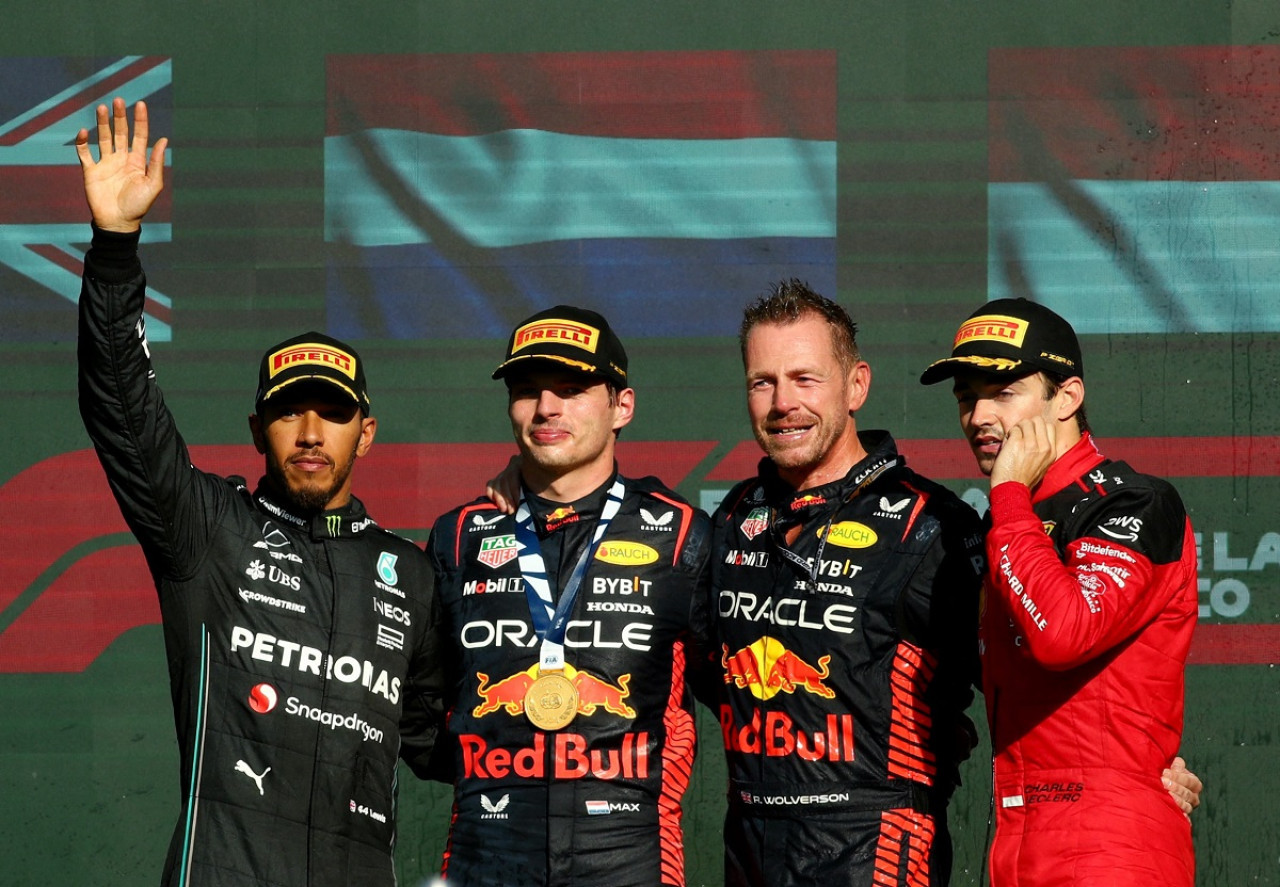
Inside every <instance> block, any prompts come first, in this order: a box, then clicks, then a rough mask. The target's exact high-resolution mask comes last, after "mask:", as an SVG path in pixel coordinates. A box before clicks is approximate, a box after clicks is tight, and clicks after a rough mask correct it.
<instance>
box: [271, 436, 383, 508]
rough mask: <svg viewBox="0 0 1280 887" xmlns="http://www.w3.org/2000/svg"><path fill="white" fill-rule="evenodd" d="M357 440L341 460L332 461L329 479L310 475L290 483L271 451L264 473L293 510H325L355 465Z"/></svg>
mask: <svg viewBox="0 0 1280 887" xmlns="http://www.w3.org/2000/svg"><path fill="white" fill-rule="evenodd" d="M359 444H360V441H359V440H357V441H356V444H355V446H353V447H352V448H351V452H350V453H349V454H348V455H347V458H346V459H345V460H342V461H335V462H334V465H333V468H332V474H331V478H332V479H331V480H330V481H329V483H327V484H322V483H318V482H317V481H316V480H314V479H310V478H304V479H302V480H300V481H295V482H293V483H290V480H289V476H288V475H287V474H286V473H285V470H284V466H283V465H281V464H280V462H279V461H278V460H277V459H276V457H275V455H274V454H269V455H268V456H267V477H268V479H269V480H270V481H271V485H272V486H273V487H275V489H276V490H277V491H278V492H279V494H280V496H281V497H282V498H283V499H284V500H285V501H286V502H287V503H288V504H289V505H290V506H291V507H292V509H293V511H295V512H296V513H298V514H299V515H303V516H309V515H313V514H319V513H320V512H322V511H324V510H325V508H326V506H328V504H329V502H330V501H332V499H333V497H334V494H335V493H337V491H338V490H340V489H342V486H343V484H345V483H346V482H347V478H349V477H350V476H351V469H352V467H353V466H354V465H355V461H356V450H357V448H358V447H359Z"/></svg>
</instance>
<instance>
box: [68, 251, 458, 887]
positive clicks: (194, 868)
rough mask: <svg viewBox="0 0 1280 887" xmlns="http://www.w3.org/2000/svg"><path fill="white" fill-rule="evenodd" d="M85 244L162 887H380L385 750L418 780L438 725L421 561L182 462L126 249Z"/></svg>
mask: <svg viewBox="0 0 1280 887" xmlns="http://www.w3.org/2000/svg"><path fill="white" fill-rule="evenodd" d="M93 243H94V245H93V248H92V249H91V250H90V251H89V253H88V255H86V257H85V274H84V281H83V286H82V289H81V295H80V340H79V366H80V412H81V416H82V417H83V419H84V423H85V427H86V428H87V429H88V431H89V435H90V437H91V438H92V439H93V443H94V446H95V447H96V448H97V451H98V456H99V458H100V460H101V462H102V465H103V468H104V469H105V470H106V474H107V479H108V481H109V482H110V484H111V489H112V491H113V492H114V494H115V497H116V500H117V501H118V502H119V504H120V508H121V510H122V511H123V513H124V517H125V520H126V521H127V522H128V524H129V527H130V528H131V529H132V530H133V532H134V535H135V536H137V538H138V541H139V542H140V543H141V545H142V550H143V552H144V554H145V555H146V559H147V564H148V566H149V568H150V571H151V574H152V577H153V578H154V580H155V583H156V589H157V591H158V593H159V598H160V612H161V616H162V620H163V623H164V639H165V649H166V652H167V654H168V661H169V680H170V686H171V691H172V696H173V709H174V720H175V726H176V728H177V738H178V746H179V757H180V761H181V787H182V812H181V815H180V817H179V819H178V823H177V826H176V828H175V830H174V834H173V839H172V842H171V844H170V848H169V854H168V858H167V860H166V862H165V868H164V876H163V881H162V883H163V884H165V885H219V887H223V885H225V887H251V885H252V887H321V885H333V887H347V885H355V884H359V885H362V887H366V885H392V884H394V883H395V874H394V869H393V862H392V848H393V845H394V840H395V813H396V810H395V805H396V760H397V756H398V755H403V756H404V757H405V759H406V760H407V761H408V762H409V763H410V764H411V765H416V766H418V767H425V761H426V758H427V756H428V755H429V754H430V751H431V747H432V743H433V738H434V733H433V730H434V728H435V727H434V725H437V724H438V723H439V720H440V712H439V709H440V701H439V700H440V692H441V687H440V680H441V677H442V671H441V668H440V662H439V655H440V651H439V634H438V627H439V626H438V618H437V612H436V610H435V607H434V599H433V597H432V594H431V582H432V575H431V570H430V565H429V563H428V561H427V559H426V557H424V556H423V554H422V552H421V550H420V549H419V548H417V546H415V545H414V544H413V543H412V542H410V541H409V540H406V539H402V538H400V537H399V536H396V535H394V534H392V533H389V532H387V531H385V530H383V529H381V528H379V527H378V526H377V525H376V524H375V523H374V522H373V520H372V519H371V518H369V517H368V516H367V515H366V514H365V510H364V507H363V506H362V505H361V504H360V502H359V501H358V500H356V499H354V498H353V499H352V500H351V501H350V502H349V504H348V505H347V506H345V507H343V508H340V509H336V510H333V511H328V512H325V513H323V514H318V515H314V516H312V517H309V518H301V517H298V516H296V515H294V514H291V513H290V512H289V509H288V506H287V505H285V504H284V503H281V502H279V501H273V500H272V499H271V498H269V496H268V495H267V494H266V492H264V490H263V489H261V488H259V490H258V491H257V492H254V493H250V492H249V490H248V489H247V487H246V486H245V483H244V481H243V480H242V479H241V478H221V477H217V476H214V475H210V474H206V473H204V472H202V471H199V470H197V469H196V468H194V467H193V466H192V465H191V462H190V460H189V458H188V455H187V448H186V445H185V444H184V443H183V441H182V438H181V437H180V435H179V434H178V430H177V428H176V427H175V424H174V421H173V416H172V415H171V414H170V412H169V410H168V409H167V407H166V406H165V403H164V399H163V397H162V395H161V392H160V389H159V387H158V386H157V384H156V381H155V377H154V374H153V372H152V370H151V365H150V361H149V358H148V353H147V352H148V347H147V343H146V340H145V334H144V330H143V325H142V320H141V315H142V306H143V297H144V289H145V280H144V278H143V274H142V267H141V265H140V264H139V262H138V259H137V254H136V248H137V235H133V236H120V235H115V236H112V235H109V234H106V233H104V232H98V231H95V234H94V242H93ZM402 717H403V718H404V719H405V742H404V745H403V747H402V745H401V730H400V728H399V726H398V725H399V722H400V721H401V718H402Z"/></svg>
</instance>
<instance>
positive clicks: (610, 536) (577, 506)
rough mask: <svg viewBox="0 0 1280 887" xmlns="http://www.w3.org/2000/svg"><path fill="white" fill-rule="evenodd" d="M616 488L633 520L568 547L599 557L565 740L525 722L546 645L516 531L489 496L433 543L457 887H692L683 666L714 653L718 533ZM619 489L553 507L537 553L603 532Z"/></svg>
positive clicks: (575, 630) (588, 592) (669, 499)
mask: <svg viewBox="0 0 1280 887" xmlns="http://www.w3.org/2000/svg"><path fill="white" fill-rule="evenodd" d="M615 480H617V481H620V482H621V483H622V485H623V490H622V491H621V492H620V496H621V506H620V508H619V509H618V511H617V514H616V515H615V516H614V517H613V518H612V520H610V521H609V522H608V524H607V531H606V532H605V534H604V536H603V538H601V539H600V540H599V541H598V542H592V541H589V540H588V539H586V538H584V539H583V540H582V542H581V545H580V546H579V545H578V544H576V543H569V544H567V545H566V546H564V547H565V549H566V550H568V551H569V553H573V552H572V550H573V549H576V548H581V550H583V551H588V552H589V559H588V560H587V562H586V564H587V566H586V571H585V574H584V575H583V577H582V579H581V582H580V584H579V585H578V592H577V595H576V598H571V599H572V608H571V610H569V611H567V612H568V617H569V618H568V621H567V625H566V630H565V633H564V644H563V646H564V660H565V665H564V677H566V678H567V679H569V680H570V681H572V683H573V684H574V685H575V686H576V688H577V693H578V696H577V705H576V715H575V716H574V717H573V720H572V721H571V722H570V723H568V724H567V725H566V726H563V727H561V728H559V729H554V730H543V729H539V728H537V727H535V726H534V725H533V724H532V723H531V722H530V720H529V718H528V717H527V715H526V706H525V694H526V692H527V690H528V688H529V687H530V685H531V684H532V682H533V680H534V679H535V677H537V676H538V675H539V667H540V666H539V651H540V641H539V639H538V637H537V636H536V634H535V628H534V624H533V621H532V619H531V610H530V601H529V600H528V599H527V591H528V589H527V588H526V586H527V581H526V579H525V573H524V572H522V564H521V562H520V561H521V552H520V550H519V549H520V548H521V543H519V542H518V537H519V528H518V526H517V520H516V517H513V516H508V515H504V514H502V513H501V512H499V511H498V510H496V509H495V507H494V506H493V504H492V503H490V502H489V501H488V500H478V501H476V502H474V503H472V504H469V505H466V506H463V507H461V508H458V509H456V510H454V511H452V512H450V513H449V514H447V515H445V516H444V517H442V518H440V519H439V520H438V521H437V522H436V524H435V528H434V529H433V531H432V535H431V540H430V543H429V546H428V548H429V551H430V554H431V559H432V563H433V565H434V567H435V569H436V571H437V572H436V591H437V593H438V595H439V597H440V600H441V603H442V605H443V609H444V612H445V615H444V617H443V618H444V620H445V622H446V625H447V629H446V630H447V633H448V636H449V640H450V643H451V644H452V647H453V650H452V653H453V655H452V656H450V657H448V658H449V660H450V662H449V664H450V666H451V667H452V672H451V680H450V688H449V692H448V697H449V698H450V700H451V704H450V712H449V716H448V741H449V742H450V743H451V744H452V746H453V756H452V762H451V766H452V770H453V772H452V778H453V781H454V811H453V824H452V828H451V831H450V835H449V844H448V849H447V851H446V857H445V864H444V877H445V879H446V880H447V881H448V882H449V883H451V884H452V883H457V884H461V885H467V887H481V885H492V884H501V885H504V887H526V885H528V887H568V885H587V884H592V885H609V887H656V885H660V884H661V885H682V884H684V851H683V842H682V830H681V806H680V805H681V797H682V795H683V793H684V790H685V788H686V787H687V786H688V783H689V776H690V772H691V767H692V764H693V756H694V739H695V735H694V717H693V702H692V697H691V695H690V690H689V688H688V685H687V682H686V669H687V668H688V662H689V660H690V659H692V658H693V657H695V656H697V655H699V654H698V653H695V652H694V649H695V648H697V646H698V644H699V643H700V642H701V643H705V633H706V630H707V622H708V614H707V597H706V593H707V592H706V590H707V579H708V576H709V570H708V564H707V558H708V556H709V552H710V541H711V540H710V520H709V518H708V517H707V515H706V514H705V513H704V512H702V511H699V510H697V509H695V508H693V507H692V506H690V505H689V504H688V503H686V502H685V501H684V499H682V498H680V497H679V496H678V495H676V494H675V493H673V492H671V491H670V490H668V489H666V488H665V487H663V486H662V485H661V484H660V483H659V482H658V481H657V480H656V479H654V478H644V479H640V480H632V479H627V478H621V477H615ZM612 485H613V481H611V482H610V483H609V484H606V485H605V487H602V488H601V490H600V491H597V492H596V494H593V495H591V496H588V497H585V499H584V500H580V501H578V502H575V503H570V504H568V505H563V506H558V507H557V506H556V505H555V503H543V508H542V509H541V513H538V514H536V523H535V524H534V525H533V526H535V527H536V532H537V534H538V537H539V543H538V544H539V545H540V546H541V547H542V549H543V553H546V550H547V549H548V548H550V547H551V545H552V543H556V542H558V539H557V537H558V536H561V535H563V534H566V533H567V532H569V531H572V530H580V529H582V528H583V525H585V527H586V528H592V527H595V526H596V525H597V522H598V520H599V516H600V511H601V509H600V501H601V499H602V496H601V495H600V493H601V491H603V490H605V489H607V488H611V487H612ZM548 509H550V510H548ZM588 546H591V547H588ZM530 547H532V546H530ZM555 560H559V561H565V562H566V563H567V562H571V561H574V560H576V555H575V556H574V557H569V558H567V559H566V558H563V557H559V558H556V557H552V556H551V555H548V568H549V572H555V571H556V564H555V563H553V562H552V561H555ZM559 572H560V573H561V575H560V577H559V580H558V581H553V582H552V584H553V586H555V587H559V588H561V589H564V588H565V586H566V585H567V584H568V582H567V581H566V577H565V576H564V575H563V573H567V572H569V571H568V570H567V569H566V570H565V571H559ZM567 593H568V591H567V590H564V591H562V594H567ZM442 743H443V740H442Z"/></svg>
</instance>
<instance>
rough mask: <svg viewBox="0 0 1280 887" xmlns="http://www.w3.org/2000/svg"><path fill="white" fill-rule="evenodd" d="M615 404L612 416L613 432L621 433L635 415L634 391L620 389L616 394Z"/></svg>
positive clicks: (632, 389) (631, 389)
mask: <svg viewBox="0 0 1280 887" xmlns="http://www.w3.org/2000/svg"><path fill="white" fill-rule="evenodd" d="M616 403H617V405H616V406H615V407H614V414H613V430H614V431H621V430H622V429H623V428H624V427H625V426H626V425H628V424H630V423H631V418H632V417H633V416H634V415H635V412H636V390H635V389H634V388H623V389H621V390H620V391H619V392H618V394H617V398H616Z"/></svg>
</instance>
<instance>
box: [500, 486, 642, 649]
mask: <svg viewBox="0 0 1280 887" xmlns="http://www.w3.org/2000/svg"><path fill="white" fill-rule="evenodd" d="M625 491H626V488H625V485H624V484H623V483H622V479H621V478H618V479H617V480H615V481H614V482H613V486H611V487H610V488H609V493H608V495H607V497H606V499H605V503H604V507H603V508H602V509H600V519H599V521H597V522H596V531H595V533H593V534H592V536H591V542H590V544H588V545H587V546H586V547H585V548H584V549H583V550H582V554H580V555H579V556H578V562H577V564H575V565H574V568H573V572H572V573H571V574H570V576H569V581H568V582H566V583H565V586H564V591H563V592H561V594H560V602H559V603H558V604H557V603H556V600H555V596H554V595H553V594H552V593H551V583H550V581H548V579H547V565H546V563H545V562H544V561H543V559H542V546H541V545H539V543H538V531H537V530H536V529H535V528H534V525H533V511H532V510H531V509H530V508H529V503H528V501H526V499H525V496H524V491H523V490H522V491H521V493H520V505H519V507H518V508H517V509H516V544H517V546H518V549H519V563H520V575H521V576H523V577H524V593H525V598H526V600H528V602H529V617H530V619H532V620H533V629H534V631H535V632H536V633H537V635H538V637H539V638H541V639H542V649H541V652H540V653H539V656H538V667H539V669H540V670H542V671H559V670H562V669H563V668H564V636H565V631H566V630H567V628H568V624H569V615H570V614H571V613H572V612H573V602H574V600H575V599H576V598H577V596H578V587H579V586H580V585H581V584H582V577H583V576H584V575H585V574H586V572H587V563H588V561H590V560H591V555H592V553H593V552H594V551H595V549H596V546H597V545H599V544H600V540H601V539H603V538H604V534H605V531H606V530H608V529H609V522H610V521H612V520H613V518H614V515H616V514H617V513H618V509H620V508H621V507H622V497H623V495H624V493H625Z"/></svg>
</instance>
